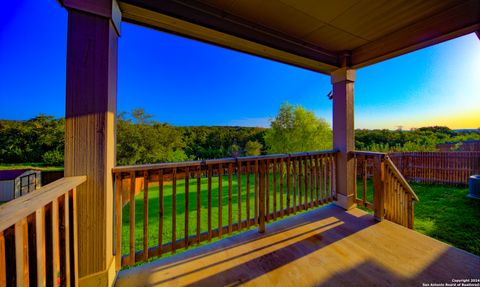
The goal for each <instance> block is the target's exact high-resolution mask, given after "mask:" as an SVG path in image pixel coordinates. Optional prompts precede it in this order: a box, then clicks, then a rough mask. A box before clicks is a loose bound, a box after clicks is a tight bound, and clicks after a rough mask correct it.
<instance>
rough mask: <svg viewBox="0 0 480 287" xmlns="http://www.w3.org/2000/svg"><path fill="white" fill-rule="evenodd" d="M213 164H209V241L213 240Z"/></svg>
mask: <svg viewBox="0 0 480 287" xmlns="http://www.w3.org/2000/svg"><path fill="white" fill-rule="evenodd" d="M212 173H213V172H212V165H208V241H210V240H212Z"/></svg>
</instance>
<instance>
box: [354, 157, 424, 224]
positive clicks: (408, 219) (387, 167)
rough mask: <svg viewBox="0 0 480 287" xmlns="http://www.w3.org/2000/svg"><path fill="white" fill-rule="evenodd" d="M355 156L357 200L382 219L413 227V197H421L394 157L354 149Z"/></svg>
mask: <svg viewBox="0 0 480 287" xmlns="http://www.w3.org/2000/svg"><path fill="white" fill-rule="evenodd" d="M352 156H353V161H354V167H355V171H354V172H355V175H356V180H355V201H356V203H357V204H358V205H360V206H363V207H365V208H368V209H371V210H373V211H374V214H375V217H376V218H377V219H379V220H382V219H383V218H385V219H387V220H390V221H392V222H395V223H398V224H400V225H403V226H405V227H408V228H413V220H414V210H413V201H418V197H417V195H416V194H415V192H414V191H413V190H412V188H411V187H410V185H409V184H408V182H407V181H406V180H405V178H404V177H403V176H402V174H401V173H400V172H399V171H398V169H397V168H396V166H395V164H394V163H393V162H392V161H391V159H390V158H389V157H388V156H387V155H386V154H384V153H375V152H361V151H355V152H352ZM358 183H360V186H358Z"/></svg>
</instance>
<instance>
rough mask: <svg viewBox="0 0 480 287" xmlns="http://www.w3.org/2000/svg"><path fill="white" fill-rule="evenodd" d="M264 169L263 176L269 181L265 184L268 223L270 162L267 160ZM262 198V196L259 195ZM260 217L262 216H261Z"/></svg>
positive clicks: (267, 219) (267, 218)
mask: <svg viewBox="0 0 480 287" xmlns="http://www.w3.org/2000/svg"><path fill="white" fill-rule="evenodd" d="M263 165H264V168H263V174H264V177H265V180H266V181H267V182H266V183H264V188H265V205H266V206H265V210H266V211H265V220H266V221H267V222H268V221H269V220H270V176H269V173H270V160H268V159H267V163H266V164H265V163H263ZM259 196H260V195H259ZM259 216H260V215H259Z"/></svg>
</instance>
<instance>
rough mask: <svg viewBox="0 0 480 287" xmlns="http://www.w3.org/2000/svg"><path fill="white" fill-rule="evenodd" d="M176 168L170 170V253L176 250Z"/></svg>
mask: <svg viewBox="0 0 480 287" xmlns="http://www.w3.org/2000/svg"><path fill="white" fill-rule="evenodd" d="M176 243H177V168H176V167H174V168H173V170H172V253H175V251H176V250H177V244H176Z"/></svg>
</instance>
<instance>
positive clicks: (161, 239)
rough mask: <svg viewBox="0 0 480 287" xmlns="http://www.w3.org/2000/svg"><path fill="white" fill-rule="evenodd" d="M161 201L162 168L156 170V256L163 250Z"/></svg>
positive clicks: (162, 203)
mask: <svg viewBox="0 0 480 287" xmlns="http://www.w3.org/2000/svg"><path fill="white" fill-rule="evenodd" d="M163 205H164V201H163V169H159V170H158V256H161V255H162V251H163V217H164V214H165V210H164V206H163Z"/></svg>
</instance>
